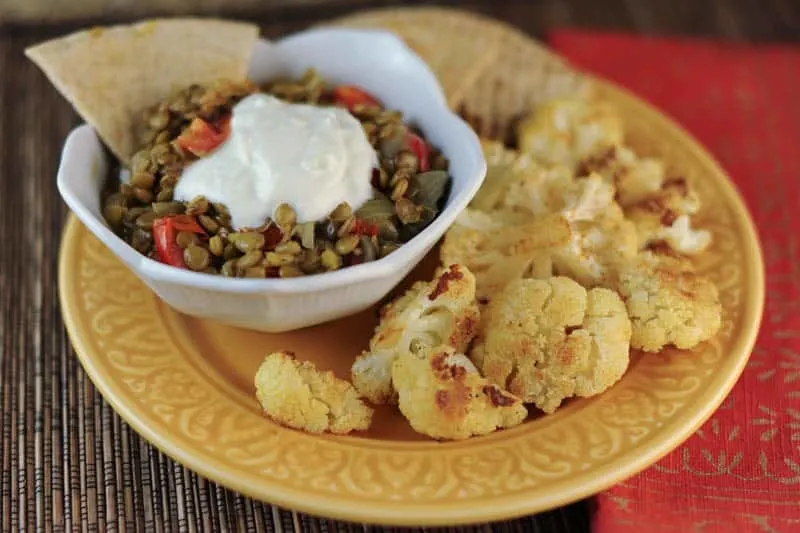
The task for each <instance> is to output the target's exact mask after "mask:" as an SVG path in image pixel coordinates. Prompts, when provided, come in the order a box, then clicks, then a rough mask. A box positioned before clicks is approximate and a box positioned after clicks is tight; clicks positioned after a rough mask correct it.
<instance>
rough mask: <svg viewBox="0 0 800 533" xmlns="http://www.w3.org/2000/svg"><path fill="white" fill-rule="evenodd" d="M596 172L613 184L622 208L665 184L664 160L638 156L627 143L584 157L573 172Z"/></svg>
mask: <svg viewBox="0 0 800 533" xmlns="http://www.w3.org/2000/svg"><path fill="white" fill-rule="evenodd" d="M593 173H596V174H598V175H600V176H602V178H603V179H604V180H605V181H606V182H608V183H610V184H613V185H614V188H615V189H616V192H617V196H616V198H617V201H618V202H619V204H620V205H621V206H622V207H627V206H629V205H632V204H635V203H637V202H641V201H642V200H644V199H646V198H648V197H650V196H652V195H653V194H655V193H657V192H658V191H659V190H660V189H661V186H662V184H663V183H664V163H662V162H661V161H659V160H658V159H653V158H647V157H645V158H639V157H638V156H637V155H636V154H635V153H634V152H633V150H631V149H630V148H628V147H626V146H611V147H609V148H607V149H605V150H602V151H601V152H599V153H596V154H592V155H590V156H589V157H587V158H585V159H584V160H583V161H581V162H580V164H579V165H578V169H577V171H576V175H577V176H579V177H582V176H589V175H591V174H593Z"/></svg>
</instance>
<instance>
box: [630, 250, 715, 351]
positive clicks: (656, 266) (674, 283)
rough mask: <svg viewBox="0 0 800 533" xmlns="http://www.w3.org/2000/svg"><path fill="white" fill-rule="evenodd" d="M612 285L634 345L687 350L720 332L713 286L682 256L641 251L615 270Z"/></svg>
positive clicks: (651, 348) (639, 347) (642, 348)
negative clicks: (625, 313)
mask: <svg viewBox="0 0 800 533" xmlns="http://www.w3.org/2000/svg"><path fill="white" fill-rule="evenodd" d="M617 289H618V291H619V293H620V295H621V296H622V298H623V300H625V305H626V307H627V308H628V316H629V317H630V319H631V323H632V326H633V336H632V338H631V346H633V347H634V348H637V349H641V350H644V351H646V352H658V351H660V350H661V349H662V348H664V347H665V346H668V345H674V346H675V347H677V348H680V349H689V348H694V347H695V346H697V345H698V344H699V343H700V342H702V341H705V340H708V339H710V338H711V337H713V336H714V335H716V333H717V331H719V328H720V325H721V315H722V306H721V304H720V301H719V295H718V293H717V288H716V286H715V285H714V284H713V283H712V282H711V280H709V279H707V278H705V277H703V276H701V275H699V274H697V273H696V272H695V271H694V269H693V267H692V265H691V263H689V262H688V261H686V260H684V259H680V258H675V257H669V256H663V255H656V254H653V253H651V252H644V253H642V254H640V255H639V257H638V258H637V260H636V261H633V262H631V263H630V264H629V265H626V267H625V268H623V269H621V270H620V272H619V281H618V287H617Z"/></svg>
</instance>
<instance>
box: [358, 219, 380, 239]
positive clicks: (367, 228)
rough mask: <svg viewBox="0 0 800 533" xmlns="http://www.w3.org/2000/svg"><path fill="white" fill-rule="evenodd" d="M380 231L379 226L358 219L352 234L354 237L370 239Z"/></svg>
mask: <svg viewBox="0 0 800 533" xmlns="http://www.w3.org/2000/svg"><path fill="white" fill-rule="evenodd" d="M379 229H380V228H379V227H378V225H377V224H374V223H372V222H369V221H368V220H364V219H361V218H357V219H356V221H355V224H353V229H352V233H353V234H354V235H367V236H369V237H374V236H376V235H377V234H378V231H379Z"/></svg>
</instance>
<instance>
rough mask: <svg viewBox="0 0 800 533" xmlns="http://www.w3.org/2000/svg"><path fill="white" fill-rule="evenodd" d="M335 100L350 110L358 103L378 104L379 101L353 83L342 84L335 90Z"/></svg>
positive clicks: (366, 104)
mask: <svg viewBox="0 0 800 533" xmlns="http://www.w3.org/2000/svg"><path fill="white" fill-rule="evenodd" d="M333 101H334V102H335V103H336V104H338V105H341V106H344V107H346V108H347V109H349V110H350V111H352V110H353V108H354V107H355V106H356V105H358V104H361V105H365V106H378V105H380V104H379V103H378V101H377V100H376V99H375V97H373V96H372V95H371V94H369V93H368V92H366V91H364V90H363V89H359V88H358V87H355V86H353V85H341V86H339V87H336V88H335V89H334V90H333Z"/></svg>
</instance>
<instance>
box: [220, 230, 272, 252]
mask: <svg viewBox="0 0 800 533" xmlns="http://www.w3.org/2000/svg"><path fill="white" fill-rule="evenodd" d="M228 240H229V241H230V242H232V243H233V244H234V246H236V248H238V249H239V251H241V252H242V253H247V252H250V251H253V250H261V249H262V248H264V235H262V234H261V233H256V232H255V231H246V232H241V233H231V234H230V235H228Z"/></svg>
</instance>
